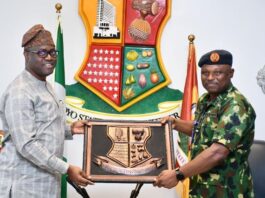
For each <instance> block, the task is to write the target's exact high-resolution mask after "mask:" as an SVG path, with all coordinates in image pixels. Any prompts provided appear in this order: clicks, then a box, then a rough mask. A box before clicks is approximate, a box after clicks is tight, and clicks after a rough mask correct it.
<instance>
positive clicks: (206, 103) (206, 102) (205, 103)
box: [202, 83, 235, 107]
mask: <svg viewBox="0 0 265 198" xmlns="http://www.w3.org/2000/svg"><path fill="white" fill-rule="evenodd" d="M234 89H235V87H234V86H233V84H232V83H231V84H230V85H229V87H228V88H227V89H226V90H225V91H224V92H222V93H220V94H219V95H218V96H217V97H216V98H215V99H214V100H211V101H209V97H210V95H209V93H207V94H206V95H205V96H204V97H203V99H202V104H203V106H204V107H208V106H210V105H214V106H215V105H217V104H218V103H219V101H221V100H223V98H225V97H226V96H227V94H228V93H229V92H231V91H232V90H234Z"/></svg>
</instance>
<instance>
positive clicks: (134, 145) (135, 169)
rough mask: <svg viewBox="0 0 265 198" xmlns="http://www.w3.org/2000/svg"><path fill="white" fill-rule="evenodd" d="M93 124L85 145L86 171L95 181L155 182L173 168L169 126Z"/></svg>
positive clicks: (153, 123)
mask: <svg viewBox="0 0 265 198" xmlns="http://www.w3.org/2000/svg"><path fill="white" fill-rule="evenodd" d="M90 123H91V126H89V127H88V130H87V132H86V135H85V141H84V142H85V145H84V151H85V152H84V170H85V171H86V173H87V174H88V175H90V177H91V179H92V180H93V181H111V182H140V181H141V182H153V180H154V178H155V176H156V175H158V174H159V173H160V172H161V171H162V170H164V169H172V168H174V160H173V155H172V136H171V129H170V127H169V125H168V124H166V125H163V126H162V125H161V124H160V123H159V122H124V121H123V122H116V121H115V122H114V121H109V122H106V121H91V122H90ZM161 140H162V141H161ZM100 145H101V146H100Z"/></svg>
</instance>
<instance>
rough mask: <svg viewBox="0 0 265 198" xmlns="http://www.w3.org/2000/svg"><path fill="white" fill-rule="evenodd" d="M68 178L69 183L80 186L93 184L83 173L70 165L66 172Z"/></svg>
mask: <svg viewBox="0 0 265 198" xmlns="http://www.w3.org/2000/svg"><path fill="white" fill-rule="evenodd" d="M67 174H68V177H69V179H70V180H71V181H73V182H75V183H76V184H77V185H80V186H87V185H88V184H90V185H93V184H94V183H93V182H92V181H91V180H90V178H89V177H88V176H87V175H86V174H85V172H84V171H83V170H82V169H81V168H79V167H77V166H73V165H70V166H69V168H68V170H67Z"/></svg>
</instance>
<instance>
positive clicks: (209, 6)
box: [0, 0, 265, 198]
mask: <svg viewBox="0 0 265 198" xmlns="http://www.w3.org/2000/svg"><path fill="white" fill-rule="evenodd" d="M172 1H173V2H172V17H171V19H170V21H169V22H168V24H167V26H166V28H165V31H164V32H163V37H162V43H161V46H162V57H163V61H164V63H165V65H166V68H167V71H168V73H169V74H170V77H171V79H172V80H173V83H172V85H171V87H174V88H178V89H180V90H183V87H184V82H185V76H186V65H187V50H188V40H187V37H188V35H189V34H191V33H193V34H195V36H196V40H195V45H196V49H197V60H199V57H200V56H201V55H203V54H204V53H205V52H208V51H210V50H212V49H217V48H219V49H221V48H223V49H227V50H229V51H231V52H232V53H233V55H234V68H235V76H234V79H233V82H234V84H235V85H236V86H237V87H238V88H239V90H240V91H241V92H242V93H244V94H245V96H246V97H247V98H248V99H249V100H250V102H251V103H252V104H253V106H254V108H255V110H256V113H257V120H256V136H255V138H256V139H263V140H265V133H264V132H263V128H264V118H265V111H264V110H265V109H264V105H263V104H262V101H264V98H265V95H264V94H263V93H262V91H261V88H260V87H259V86H258V85H257V81H256V75H257V72H258V71H259V70H260V69H261V68H262V67H263V65H264V64H265V55H264V53H265V36H264V35H265V26H264V19H265V11H264V8H265V1H263V0H252V1H249V0H222V1H220V0H200V1H198V0H172ZM57 2H58V1H55V0H49V1H47V0H23V1H21V0H8V1H1V3H0V27H1V36H0V45H1V47H0V57H1V63H0V94H2V92H3V91H4V89H5V87H6V86H7V85H8V83H10V82H11V80H12V79H13V78H14V77H15V76H16V75H17V74H18V73H19V72H20V71H21V70H22V69H23V68H24V57H23V55H22V53H23V51H22V48H21V39H22V36H23V34H24V32H25V31H27V30H28V28H29V27H31V26H32V25H34V24H37V23H41V24H43V25H44V27H45V28H47V29H49V30H50V31H51V32H52V33H53V36H54V38H55V39H56V30H57V20H56V17H57V15H56V13H55V8H54V5H55V4H56V3H57ZM59 2H60V3H62V4H63V10H62V22H63V23H62V26H63V30H64V46H65V65H66V83H67V84H71V83H73V82H74V80H73V74H74V73H75V72H76V71H77V69H78V68H79V66H80V65H81V62H82V61H83V57H84V53H85V50H86V40H85V38H86V37H85V29H84V26H83V23H82V21H81V18H80V17H79V15H78V0H61V1H59ZM199 72H200V70H198V73H199ZM203 92H204V90H203V88H202V86H201V85H200V93H203ZM0 126H1V123H0ZM67 145H68V150H71V152H70V155H69V157H68V159H69V161H70V162H71V163H75V164H77V165H80V166H81V165H82V159H81V158H82V137H75V139H74V141H72V142H69V143H67ZM133 188H134V185H132V184H129V185H126V184H96V185H95V186H93V187H88V188H87V190H88V192H89V193H90V195H91V197H95V198H97V197H106V196H108V197H129V195H130V191H131V190H132V189H133ZM151 195H152V197H176V195H175V190H174V189H172V190H166V189H159V188H153V187H152V185H144V187H143V189H142V192H141V193H140V195H139V198H141V197H149V196H151ZM69 197H70V198H72V197H79V196H78V195H77V194H76V193H75V191H74V190H73V189H72V188H71V187H69Z"/></svg>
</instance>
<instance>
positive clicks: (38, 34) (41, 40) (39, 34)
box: [21, 24, 54, 48]
mask: <svg viewBox="0 0 265 198" xmlns="http://www.w3.org/2000/svg"><path fill="white" fill-rule="evenodd" d="M43 44H45V45H52V46H54V42H53V40H52V35H51V33H50V32H49V31H47V30H45V29H44V27H43V26H42V25H41V24H38V25H34V26H33V27H32V28H30V29H29V30H28V31H27V32H26V33H25V34H24V36H23V38H22V45H21V46H22V47H25V48H31V47H35V46H40V45H43Z"/></svg>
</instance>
